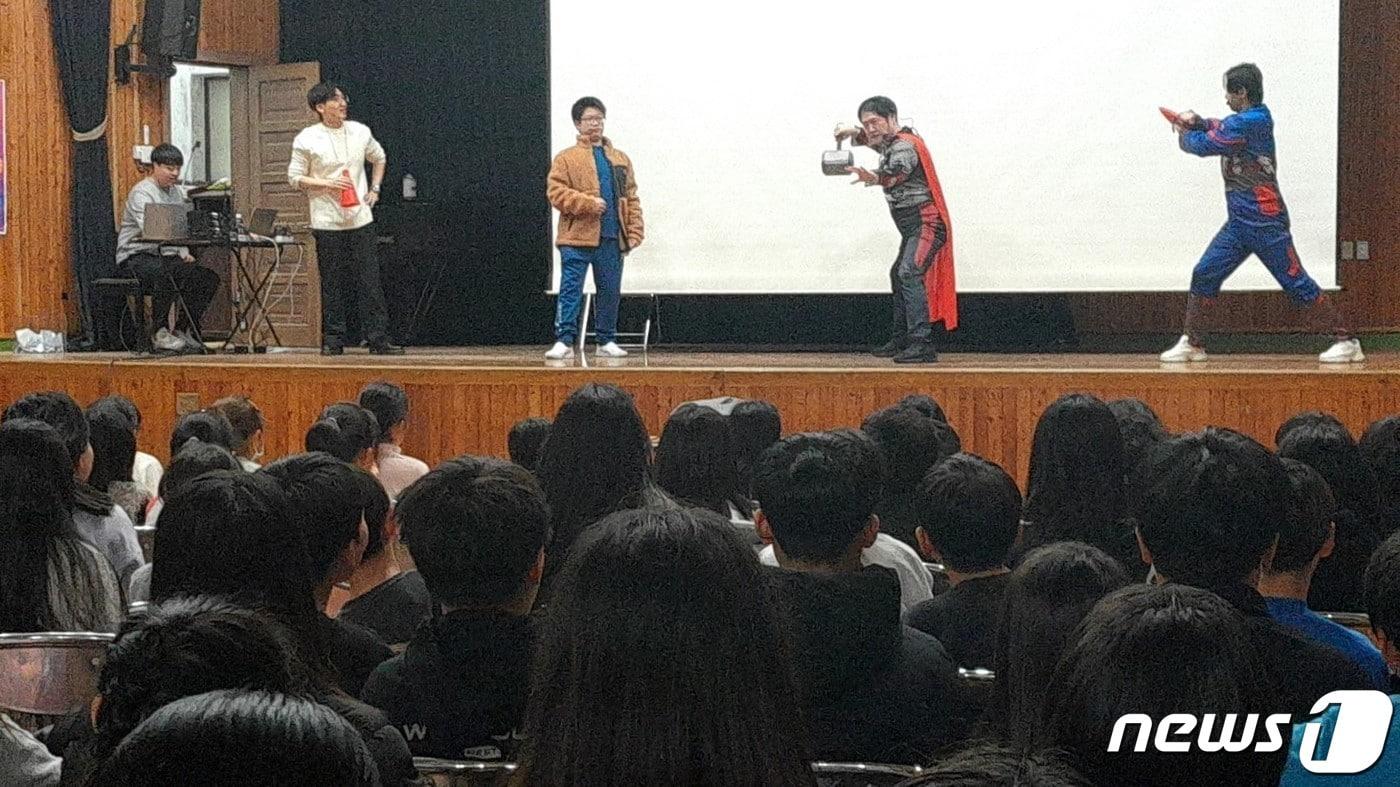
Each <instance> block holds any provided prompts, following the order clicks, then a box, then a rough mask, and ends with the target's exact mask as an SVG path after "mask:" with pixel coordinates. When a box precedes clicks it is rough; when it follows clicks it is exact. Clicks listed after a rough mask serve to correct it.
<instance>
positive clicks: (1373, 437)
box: [1357, 415, 1400, 535]
mask: <svg viewBox="0 0 1400 787" xmlns="http://www.w3.org/2000/svg"><path fill="white" fill-rule="evenodd" d="M1357 447H1358V448H1360V449H1361V455H1362V457H1363V458H1365V460H1366V464H1367V465H1368V466H1370V468H1371V472H1372V473H1373V474H1374V475H1375V477H1376V484H1377V488H1378V491H1379V493H1380V503H1381V515H1380V518H1379V519H1378V520H1377V522H1376V525H1377V526H1378V527H1379V528H1380V529H1381V532H1382V533H1383V534H1384V535H1390V534H1391V533H1394V532H1396V531H1397V530H1400V415H1388V416H1386V417H1385V418H1382V419H1380V420H1378V421H1375V422H1373V423H1372V424H1371V425H1370V426H1367V427H1366V431H1365V432H1363V433H1362V434H1361V439H1360V440H1358V441H1357Z"/></svg>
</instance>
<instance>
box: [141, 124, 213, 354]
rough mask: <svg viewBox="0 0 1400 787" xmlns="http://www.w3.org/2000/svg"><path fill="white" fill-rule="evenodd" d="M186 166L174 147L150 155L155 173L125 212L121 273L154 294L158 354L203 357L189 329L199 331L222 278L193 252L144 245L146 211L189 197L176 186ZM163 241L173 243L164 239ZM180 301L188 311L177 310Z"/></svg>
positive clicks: (179, 203)
mask: <svg viewBox="0 0 1400 787" xmlns="http://www.w3.org/2000/svg"><path fill="white" fill-rule="evenodd" d="M184 164H185V157H184V156H183V155H181V153H180V149H179V148H177V147H175V146H174V145H171V144H168V143H167V144H162V145H157V146H156V148H155V150H153V151H152V152H151V174H150V175H149V176H148V177H146V178H145V179H143V180H142V181H141V182H140V183H137V184H136V185H135V186H133V187H132V189H131V193H130V194H128V195H127V198H126V208H125V209H124V210H123V211H122V223H121V229H120V231H119V232H118V235H117V271H118V272H119V273H121V274H122V275H126V276H130V277H132V278H134V279H138V280H139V281H140V282H141V291H142V292H144V293H149V294H150V295H151V301H152V311H151V313H152V315H153V318H154V319H155V320H156V322H157V325H158V326H159V328H158V330H156V333H155V336H153V337H152V339H151V341H152V344H153V345H154V347H155V349H157V350H163V351H166V352H187V351H189V352H203V351H204V346H203V345H202V344H201V343H200V342H199V341H198V340H196V339H195V338H194V336H192V335H191V329H192V328H194V327H197V326H198V324H199V318H200V316H201V315H203V314H204V310H205V309H206V308H208V306H209V303H210V301H212V300H214V293H215V292H217V291H218V289H219V275H218V274H217V273H215V272H214V271H211V270H209V269H208V268H205V267H203V266H201V265H198V264H197V263H195V259H194V257H193V256H191V255H190V252H189V249H183V248H178V247H161V246H159V245H158V244H156V243H153V242H149V241H146V240H145V236H146V232H145V224H146V208H147V206H149V205H172V206H184V205H185V192H184V190H183V189H181V188H180V187H179V186H177V185H175V183H176V181H178V180H179V179H180V168H181V167H183V166H184ZM159 239H161V240H169V239H172V238H171V237H170V236H169V235H166V236H163V237H160V238H159ZM177 296H179V298H177ZM180 298H183V300H184V304H185V309H181V308H179V299H180ZM186 310H188V314H186V313H185V312H186Z"/></svg>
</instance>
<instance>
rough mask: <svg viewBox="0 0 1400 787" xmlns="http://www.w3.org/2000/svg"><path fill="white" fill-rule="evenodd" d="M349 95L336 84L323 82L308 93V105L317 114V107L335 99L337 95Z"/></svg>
mask: <svg viewBox="0 0 1400 787" xmlns="http://www.w3.org/2000/svg"><path fill="white" fill-rule="evenodd" d="M336 93H340V94H341V95H342V96H344V95H348V94H347V93H346V92H345V89H344V88H342V87H341V86H340V85H339V84H337V83H335V82H322V83H320V84H318V85H315V86H313V87H312V88H311V89H310V90H308V91H306V105H307V106H308V107H311V111H312V112H316V111H317V109H316V107H318V106H320V105H322V104H324V103H326V102H327V101H330V100H332V99H334V98H335V94H336Z"/></svg>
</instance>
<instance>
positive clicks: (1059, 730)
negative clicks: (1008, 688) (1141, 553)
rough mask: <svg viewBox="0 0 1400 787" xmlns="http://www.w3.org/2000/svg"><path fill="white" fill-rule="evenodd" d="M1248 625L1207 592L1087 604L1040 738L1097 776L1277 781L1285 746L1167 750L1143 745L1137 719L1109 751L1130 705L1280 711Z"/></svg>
mask: <svg viewBox="0 0 1400 787" xmlns="http://www.w3.org/2000/svg"><path fill="white" fill-rule="evenodd" d="M1248 630H1249V629H1248V624H1247V623H1246V621H1245V619H1244V616H1243V615H1242V614H1241V613H1240V612H1239V611H1237V610H1236V609H1235V608H1234V607H1232V606H1230V604H1229V603H1228V602H1226V601H1224V600H1223V599H1221V598H1219V597H1218V596H1216V595H1214V594H1213V593H1210V592H1208V591H1205V590H1201V589H1198V588H1192V587H1184V586H1181V585H1164V586H1148V585H1136V586H1133V587H1129V588H1124V589H1122V590H1119V591H1118V592H1116V593H1114V594H1112V595H1110V596H1108V597H1107V598H1105V599H1103V600H1102V601H1100V602H1099V603H1098V604H1097V605H1096V606H1095V607H1094V609H1093V610H1092V611H1090V613H1089V615H1088V617H1086V618H1085V619H1084V623H1083V624H1082V625H1081V626H1080V627H1079V629H1078V630H1077V631H1076V632H1075V641H1074V643H1073V644H1072V645H1071V646H1070V647H1069V648H1068V649H1067V650H1066V651H1065V654H1064V656H1063V658H1061V659H1060V663H1059V664H1058V666H1057V667H1056V668H1055V674H1054V677H1053V679H1052V680H1051V682H1050V687H1049V689H1047V692H1046V698H1045V706H1044V715H1043V718H1044V726H1043V728H1042V736H1041V739H1040V743H1042V744H1043V745H1047V746H1052V747H1056V748H1061V749H1064V750H1065V751H1067V752H1068V753H1069V754H1070V756H1071V757H1072V758H1073V760H1074V761H1075V762H1076V764H1077V765H1078V766H1079V768H1080V770H1082V771H1083V772H1084V774H1085V775H1086V776H1088V777H1089V778H1090V779H1091V780H1093V782H1094V783H1095V784H1135V785H1137V784H1141V785H1158V784H1160V785H1175V784H1183V783H1187V782H1189V783H1192V784H1241V785H1266V784H1267V785H1275V784H1278V781H1279V777H1280V776H1281V775H1282V773H1283V766H1284V763H1285V762H1286V761H1287V759H1288V750H1287V748H1286V747H1282V748H1280V749H1279V750H1278V751H1275V752H1269V753H1256V752H1255V751H1254V747H1253V746H1250V747H1249V748H1248V749H1246V750H1245V751H1244V752H1239V753H1226V752H1220V751H1209V752H1208V751H1202V749H1201V747H1198V746H1194V745H1193V746H1191V747H1190V748H1189V751H1188V752H1186V753H1182V752H1168V753H1163V752H1160V751H1158V750H1157V749H1156V747H1153V746H1150V745H1149V746H1148V747H1147V750H1146V751H1142V752H1139V751H1134V750H1133V749H1134V746H1135V745H1136V735H1137V733H1138V731H1139V725H1129V727H1128V729H1129V734H1126V735H1124V736H1123V737H1124V740H1123V741H1122V748H1121V750H1120V751H1119V752H1114V753H1110V752H1109V751H1108V748H1109V742H1110V740H1111V739H1112V737H1113V730H1114V728H1115V726H1117V725H1116V722H1117V721H1118V719H1119V718H1120V717H1122V716H1123V715H1125V714H1129V713H1134V714H1143V715H1146V716H1148V717H1150V718H1151V719H1152V721H1153V722H1154V723H1161V722H1162V721H1163V720H1164V719H1165V717H1167V716H1169V715H1170V714H1174V713H1185V714H1191V715H1193V716H1195V717H1196V718H1200V715H1201V714H1215V718H1216V719H1219V720H1223V719H1224V718H1225V715H1226V714H1238V718H1240V719H1243V718H1244V717H1245V716H1246V715H1247V714H1251V713H1258V714H1264V715H1267V714H1268V713H1270V712H1272V711H1275V710H1277V707H1271V706H1272V705H1273V703H1272V702H1271V700H1272V699H1273V697H1272V689H1271V687H1270V678H1269V677H1268V676H1267V674H1266V673H1265V672H1264V671H1263V670H1261V669H1260V668H1259V666H1258V662H1257V656H1256V654H1255V653H1254V646H1253V645H1252V644H1251V642H1250V638H1249V634H1248ZM1256 735H1257V736H1258V737H1259V738H1260V739H1262V738H1263V731H1262V730H1257V731H1256ZM1192 737H1193V739H1194V737H1195V736H1194V735H1193V736H1192ZM1221 737H1225V736H1221Z"/></svg>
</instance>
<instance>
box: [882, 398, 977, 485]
mask: <svg viewBox="0 0 1400 787" xmlns="http://www.w3.org/2000/svg"><path fill="white" fill-rule="evenodd" d="M860 430H861V431H862V432H865V433H866V434H867V435H869V436H870V439H872V440H874V441H875V445H877V446H879V448H880V452H881V453H882V454H883V455H884V458H885V495H886V496H889V495H899V494H904V493H907V492H911V491H913V489H914V487H916V486H918V484H919V481H921V480H922V479H923V477H924V475H925V474H926V473H927V472H928V469H929V468H930V467H933V466H934V465H935V464H937V463H938V461H939V460H941V459H945V458H947V457H949V456H952V455H953V454H956V453H958V452H959V451H961V450H962V441H961V440H960V439H959V438H958V435H957V433H956V432H954V431H953V430H952V428H951V427H949V426H948V424H947V423H945V422H943V421H940V420H937V419H935V418H932V417H930V416H928V415H926V414H925V413H924V412H923V411H921V410H918V409H915V408H913V407H906V406H902V405H895V406H894V407H887V408H885V409H884V410H877V411H876V412H874V413H871V414H870V415H869V416H867V417H866V419H865V421H864V422H863V423H862V424H861V425H860Z"/></svg>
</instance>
